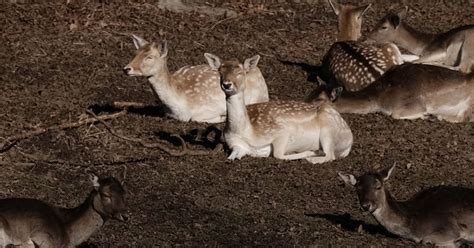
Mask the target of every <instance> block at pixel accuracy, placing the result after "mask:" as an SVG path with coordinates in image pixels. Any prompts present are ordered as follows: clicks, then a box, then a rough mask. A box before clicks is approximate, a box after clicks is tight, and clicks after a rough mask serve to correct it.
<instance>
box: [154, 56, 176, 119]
mask: <svg viewBox="0 0 474 248" xmlns="http://www.w3.org/2000/svg"><path fill="white" fill-rule="evenodd" d="M148 81H149V82H150V84H151V88H152V90H153V92H154V94H155V95H156V96H157V97H158V98H159V99H160V100H161V102H162V103H163V104H165V105H166V106H167V107H168V108H170V109H171V110H173V109H172V108H173V107H174V106H177V105H179V104H176V102H178V101H179V99H180V96H179V94H178V91H177V88H176V85H174V82H173V81H172V77H171V74H170V71H169V70H168V66H167V65H166V62H165V63H164V65H163V66H162V67H161V68H160V69H158V71H157V73H155V75H153V76H151V77H149V78H148Z"/></svg>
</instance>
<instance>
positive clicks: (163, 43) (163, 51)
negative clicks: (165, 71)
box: [159, 40, 168, 58]
mask: <svg viewBox="0 0 474 248" xmlns="http://www.w3.org/2000/svg"><path fill="white" fill-rule="evenodd" d="M159 51H160V57H162V58H164V57H166V56H167V55H168V42H167V41H166V40H162V41H161V43H160V47H159Z"/></svg>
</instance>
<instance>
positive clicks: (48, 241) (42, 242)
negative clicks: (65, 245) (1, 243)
mask: <svg viewBox="0 0 474 248" xmlns="http://www.w3.org/2000/svg"><path fill="white" fill-rule="evenodd" d="M25 247H31V248H35V247H39V248H54V247H58V244H56V245H55V243H54V242H53V237H52V235H50V234H49V233H45V232H39V233H35V234H34V235H33V236H32V237H31V239H30V240H29V241H28V246H25Z"/></svg>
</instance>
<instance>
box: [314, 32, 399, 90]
mask: <svg viewBox="0 0 474 248" xmlns="http://www.w3.org/2000/svg"><path fill="white" fill-rule="evenodd" d="M401 63H402V61H401V55H400V51H399V50H398V48H397V47H396V46H395V45H393V44H388V43H387V44H380V45H368V44H361V43H358V42H355V41H344V42H336V43H334V44H333V45H332V46H331V48H330V49H329V51H328V52H327V53H326V55H325V57H324V59H323V63H322V64H323V74H322V77H323V79H324V80H325V81H326V82H328V83H330V84H333V85H340V86H343V87H344V88H345V89H346V90H348V91H359V90H362V89H364V88H366V87H367V86H369V85H370V84H372V83H373V82H374V81H375V80H377V79H378V78H380V76H382V75H383V74H384V73H385V72H386V71H387V70H389V69H390V68H392V67H393V66H394V65H399V64H401Z"/></svg>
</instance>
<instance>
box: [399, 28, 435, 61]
mask: <svg viewBox="0 0 474 248" xmlns="http://www.w3.org/2000/svg"><path fill="white" fill-rule="evenodd" d="M398 32H399V35H398V37H397V38H396V39H395V40H394V43H395V44H397V45H398V46H401V47H403V48H405V49H407V50H408V51H409V52H411V53H413V54H415V55H421V54H422V53H423V50H424V49H425V48H426V47H427V46H428V45H429V44H430V43H431V42H432V41H433V40H434V38H435V35H434V34H429V33H424V32H421V31H418V30H416V29H414V28H413V27H411V26H409V25H407V24H405V23H401V24H400V27H399V31H398Z"/></svg>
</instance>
